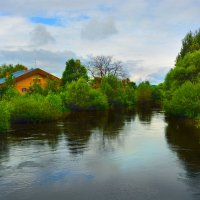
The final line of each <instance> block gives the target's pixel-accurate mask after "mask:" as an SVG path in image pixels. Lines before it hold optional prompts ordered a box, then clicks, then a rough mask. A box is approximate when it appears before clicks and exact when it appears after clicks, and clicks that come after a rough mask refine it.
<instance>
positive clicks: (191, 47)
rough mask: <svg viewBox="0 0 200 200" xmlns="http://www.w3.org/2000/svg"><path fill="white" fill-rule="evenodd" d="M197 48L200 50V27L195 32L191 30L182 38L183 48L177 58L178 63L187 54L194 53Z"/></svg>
mask: <svg viewBox="0 0 200 200" xmlns="http://www.w3.org/2000/svg"><path fill="white" fill-rule="evenodd" d="M196 50H200V29H199V30H197V31H196V32H194V33H192V32H191V31H190V32H189V33H187V35H186V36H185V38H184V39H183V40H182V48H181V51H180V53H179V54H178V56H177V58H176V65H177V63H178V62H179V61H180V60H181V59H183V58H184V57H185V55H186V54H188V53H192V52H194V51H196Z"/></svg>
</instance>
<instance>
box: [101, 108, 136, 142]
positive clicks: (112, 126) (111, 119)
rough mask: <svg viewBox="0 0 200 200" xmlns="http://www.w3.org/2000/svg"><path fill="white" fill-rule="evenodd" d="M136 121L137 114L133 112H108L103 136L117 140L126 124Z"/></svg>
mask: <svg viewBox="0 0 200 200" xmlns="http://www.w3.org/2000/svg"><path fill="white" fill-rule="evenodd" d="M134 119H135V112H134V111H131V110H112V111H110V112H108V116H107V120H106V121H105V124H104V127H103V135H104V136H106V137H108V138H113V139H114V138H116V137H118V135H119V132H120V130H122V128H123V127H124V125H125V123H126V122H130V121H131V120H134Z"/></svg>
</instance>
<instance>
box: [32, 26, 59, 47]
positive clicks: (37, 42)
mask: <svg viewBox="0 0 200 200" xmlns="http://www.w3.org/2000/svg"><path fill="white" fill-rule="evenodd" d="M30 35H31V44H32V45H33V46H38V47H40V46H43V45H46V44H49V43H54V42H55V41H56V40H55V38H54V37H53V36H52V35H51V33H49V32H48V31H47V29H46V27H45V26H43V25H37V26H36V27H35V28H34V29H33V30H32V31H31V33H30Z"/></svg>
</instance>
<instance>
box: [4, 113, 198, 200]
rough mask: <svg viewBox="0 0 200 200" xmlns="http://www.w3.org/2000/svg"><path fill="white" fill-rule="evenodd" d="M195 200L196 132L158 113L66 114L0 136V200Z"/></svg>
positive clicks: (20, 127) (196, 170)
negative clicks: (51, 120) (50, 120)
mask: <svg viewBox="0 0 200 200" xmlns="http://www.w3.org/2000/svg"><path fill="white" fill-rule="evenodd" d="M10 199H13V200H29V199H30V200H46V199H47V200H55V199H58V200H64V199H65V200H66V199H69V200H71V199H75V200H79V199H87V200H90V199H91V200H104V199H108V200H112V199H113V200H116V199H120V200H121V199H134V200H140V199H141V200H148V199H151V200H163V199H164V200H179V199H180V200H186V199H200V130H198V129H196V128H195V127H194V126H189V125H187V124H186V123H185V122H180V121H172V120H171V121H167V122H166V120H165V116H164V114H163V113H162V112H159V111H151V110H146V111H138V112H133V111H115V112H113V111H110V112H105V113H101V112H99V113H76V114H71V115H70V116H68V118H67V119H66V120H65V121H62V122H56V123H51V124H40V125H15V126H14V125H13V127H12V130H11V131H10V132H9V133H7V134H1V135H0V200H10Z"/></svg>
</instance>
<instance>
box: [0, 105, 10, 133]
mask: <svg viewBox="0 0 200 200" xmlns="http://www.w3.org/2000/svg"><path fill="white" fill-rule="evenodd" d="M9 126H10V109H9V104H8V102H6V101H0V132H4V131H6V130H7V129H8V128H9Z"/></svg>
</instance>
